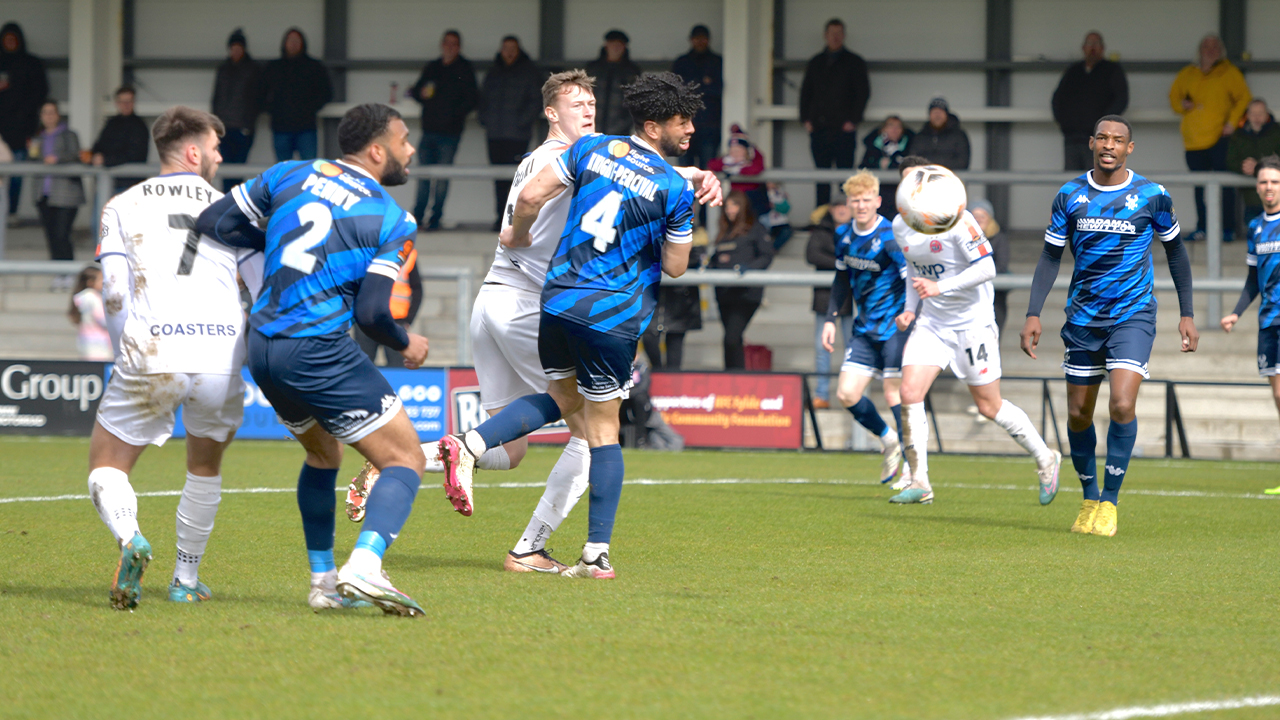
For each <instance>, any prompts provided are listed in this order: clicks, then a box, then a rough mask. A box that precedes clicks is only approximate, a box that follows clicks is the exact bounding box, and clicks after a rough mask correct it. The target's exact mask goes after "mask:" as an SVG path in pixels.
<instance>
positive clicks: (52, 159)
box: [44, 155, 58, 165]
mask: <svg viewBox="0 0 1280 720" xmlns="http://www.w3.org/2000/svg"><path fill="white" fill-rule="evenodd" d="M44 164H45V165H57V164H58V156H57V155H45V156H44Z"/></svg>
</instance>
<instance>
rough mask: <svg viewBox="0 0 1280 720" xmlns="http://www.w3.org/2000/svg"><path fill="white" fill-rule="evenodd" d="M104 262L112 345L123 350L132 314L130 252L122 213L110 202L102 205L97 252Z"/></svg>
mask: <svg viewBox="0 0 1280 720" xmlns="http://www.w3.org/2000/svg"><path fill="white" fill-rule="evenodd" d="M95 255H96V259H97V261H98V264H99V265H101V266H102V303H103V315H104V316H105V317H104V319H105V324H106V326H107V334H108V335H110V336H111V348H112V350H113V351H114V352H115V354H117V355H119V354H120V336H121V335H123V334H124V321H125V319H126V318H128V317H129V298H130V297H132V296H133V293H132V292H130V289H129V256H128V255H127V254H126V252H125V246H124V230H123V228H121V226H120V215H119V213H118V212H116V209H115V208H113V207H112V206H111V205H110V204H108V205H107V206H106V207H105V208H103V209H102V231H101V233H100V235H99V240H98V249H97V252H96V253H95Z"/></svg>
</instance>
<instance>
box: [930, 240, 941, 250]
mask: <svg viewBox="0 0 1280 720" xmlns="http://www.w3.org/2000/svg"><path fill="white" fill-rule="evenodd" d="M929 252H931V253H940V252H942V241H941V240H930V241H929Z"/></svg>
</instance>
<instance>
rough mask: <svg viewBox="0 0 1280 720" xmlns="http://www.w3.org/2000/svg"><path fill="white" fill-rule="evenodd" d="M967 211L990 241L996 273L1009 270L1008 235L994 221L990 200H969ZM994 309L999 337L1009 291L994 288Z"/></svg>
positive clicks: (1001, 331) (1002, 329)
mask: <svg viewBox="0 0 1280 720" xmlns="http://www.w3.org/2000/svg"><path fill="white" fill-rule="evenodd" d="M969 212H970V214H972V215H973V219H974V220H977V221H978V227H980V228H982V232H983V234H985V235H986V236H987V239H988V240H990V241H991V258H992V259H993V260H995V262H996V274H997V275H1000V274H1002V273H1007V272H1009V235H1008V234H1007V233H1005V231H1004V230H1002V229H1001V228H1000V223H998V222H996V211H995V208H994V207H992V206H991V201H990V200H986V199H978V200H970V201H969ZM991 305H992V307H994V308H995V311H996V329H997V330H999V331H1000V337H1001V338H1003V337H1004V321H1005V318H1006V317H1008V315H1009V291H1008V290H996V291H995V294H994V297H993V299H992V303H991Z"/></svg>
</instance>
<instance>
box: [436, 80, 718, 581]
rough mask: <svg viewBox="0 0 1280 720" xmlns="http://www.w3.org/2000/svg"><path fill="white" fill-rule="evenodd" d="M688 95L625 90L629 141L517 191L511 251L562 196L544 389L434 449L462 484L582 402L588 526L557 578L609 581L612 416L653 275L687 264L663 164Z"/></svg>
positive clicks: (615, 472)
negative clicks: (497, 451) (484, 461)
mask: <svg viewBox="0 0 1280 720" xmlns="http://www.w3.org/2000/svg"><path fill="white" fill-rule="evenodd" d="M694 88H696V85H686V84H685V83H684V82H683V81H681V80H680V78H679V77H677V76H676V75H673V74H671V73H656V74H651V75H645V76H643V77H641V78H640V79H639V80H637V81H636V82H635V83H634V84H632V85H629V86H627V87H626V89H625V93H624V101H625V103H626V106H627V108H628V109H629V110H630V112H631V116H632V119H633V121H634V128H635V132H634V134H632V135H631V136H630V137H622V136H608V135H588V136H586V137H583V138H581V139H579V140H578V141H577V142H576V143H574V145H573V147H571V148H570V149H569V150H568V151H567V152H565V153H564V154H563V155H561V156H560V157H559V158H558V159H557V160H556V161H555V162H554V163H552V164H551V165H549V166H547V167H546V168H544V169H543V170H542V171H541V172H539V174H538V175H537V176H536V177H534V179H533V180H531V181H530V182H529V184H528V185H526V186H525V188H524V190H522V191H521V193H520V198H519V201H518V202H517V205H516V209H515V219H514V222H513V225H512V226H511V227H510V228H508V229H505V230H504V231H503V234H502V236H501V237H502V241H503V244H505V245H508V246H512V247H522V246H524V245H526V244H528V242H529V228H530V227H531V226H532V224H533V221H534V219H536V217H537V214H538V212H539V210H540V209H541V208H542V206H543V205H544V204H545V203H547V202H548V201H550V200H551V199H552V198H554V197H556V196H558V195H559V194H560V193H561V192H563V191H564V190H565V189H566V188H572V190H573V199H572V201H571V204H570V207H569V220H568V222H567V223H566V225H565V232H564V235H563V236H561V239H560V245H559V247H558V248H557V249H556V252H555V255H554V256H553V257H552V260H551V264H550V266H549V268H548V271H547V281H546V284H545V286H544V287H543V291H542V316H541V326H540V327H539V330H538V353H539V355H540V357H541V360H542V366H543V369H544V370H545V371H546V373H547V376H548V377H549V378H550V379H551V385H550V388H549V392H548V393H543V394H540V395H529V396H526V397H523V398H520V399H519V400H516V401H515V402H513V403H511V404H510V405H508V406H507V407H506V409H504V410H503V411H502V412H500V413H498V414H497V415H495V416H494V417H492V418H491V419H489V420H488V421H487V422H485V423H483V424H481V425H480V426H479V427H477V428H476V429H474V430H472V431H470V432H468V433H466V435H465V436H447V437H445V438H443V439H442V440H441V441H440V455H441V460H443V461H444V463H445V473H446V474H447V475H449V476H450V477H455V478H456V483H457V484H458V485H459V486H462V487H466V488H470V485H471V473H472V470H473V468H474V463H475V459H476V458H478V457H480V455H481V454H483V453H484V451H485V450H486V449H488V448H491V447H496V446H498V445H501V444H503V443H506V442H510V441H512V440H514V439H516V438H518V437H520V436H522V435H526V434H528V433H529V432H532V431H533V430H536V429H537V428H539V427H541V426H543V425H545V424H547V423H549V422H554V421H555V420H557V419H558V418H560V417H561V415H562V414H568V413H571V412H573V411H575V410H576V409H577V408H578V407H583V400H584V399H585V401H586V402H585V419H586V425H587V444H588V445H589V446H590V448H591V466H590V467H591V470H590V484H591V490H590V495H589V497H590V509H589V511H588V512H589V519H588V529H589V530H588V535H587V543H586V545H585V546H584V547H583V550H582V558H581V559H580V560H579V561H578V562H577V564H575V565H574V566H573V567H570V568H568V569H567V570H565V571H564V572H562V573H561V574H562V575H564V576H567V577H580V578H595V579H608V578H612V577H614V570H613V566H612V565H611V564H610V562H609V542H610V539H611V537H612V534H613V525H614V518H615V516H616V513H617V508H618V500H619V498H620V497H621V495H622V479H623V462H622V449H621V447H620V446H619V445H618V409H619V406H620V404H621V401H622V398H623V397H625V396H626V394H627V390H628V388H629V386H630V384H631V363H632V360H633V359H634V357H635V352H636V343H637V342H638V340H639V338H640V335H641V333H643V332H644V329H645V328H646V327H647V326H648V324H649V321H650V319H651V317H652V315H653V308H654V305H655V304H656V302H657V298H658V283H659V280H660V279H661V277H662V273H663V272H664V271H665V272H666V273H667V274H668V275H671V276H672V277H678V276H680V275H682V274H684V271H685V269H686V268H687V267H688V263H689V249H690V242H691V241H692V224H691V223H692V218H693V203H694V191H693V186H692V185H691V184H690V183H689V181H687V180H685V179H684V178H683V177H681V176H680V175H679V174H678V173H677V172H676V170H675V169H674V168H672V167H671V166H670V165H669V164H667V161H666V160H664V159H663V158H664V156H668V157H670V156H676V155H680V154H681V153H683V152H684V151H685V150H686V149H687V148H688V146H689V139H690V138H691V137H692V135H693V131H694V129H693V122H692V118H693V116H694V115H695V114H696V113H697V112H698V110H700V109H701V108H702V100H701V98H700V97H699V95H698V93H697V92H696V90H695V89H694ZM465 501H466V502H467V503H468V504H469V503H470V498H469V497H467V498H465ZM455 504H456V501H455Z"/></svg>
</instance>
